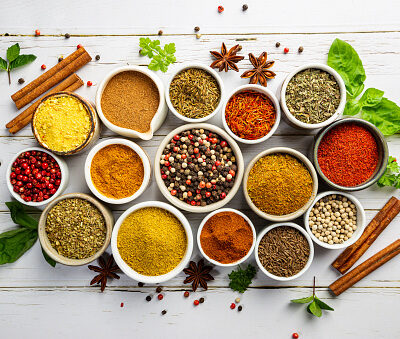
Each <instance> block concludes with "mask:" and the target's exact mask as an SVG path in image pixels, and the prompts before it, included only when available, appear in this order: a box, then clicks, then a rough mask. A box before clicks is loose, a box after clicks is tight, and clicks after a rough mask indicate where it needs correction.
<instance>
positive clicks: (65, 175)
mask: <svg viewBox="0 0 400 339" xmlns="http://www.w3.org/2000/svg"><path fill="white" fill-rule="evenodd" d="M28 151H39V152H44V153H47V154H49V155H51V156H52V157H53V158H54V159H55V160H56V161H57V163H58V165H59V166H60V170H61V183H60V186H59V187H58V190H57V191H56V193H55V194H54V195H53V196H51V197H50V198H49V199H47V200H43V201H40V202H33V201H30V202H26V201H25V200H24V199H22V198H21V197H20V195H19V194H17V193H15V192H14V190H13V186H12V185H11V182H10V174H11V168H12V165H13V163H14V161H15V160H16V159H17V158H18V156H19V155H20V154H21V153H24V152H28ZM6 173H7V174H6V182H7V188H8V190H9V191H10V194H11V195H12V196H13V198H14V199H15V200H17V201H19V202H20V203H22V204H24V205H27V206H33V207H38V206H43V205H46V204H48V203H50V202H52V201H53V200H54V199H56V198H57V197H58V196H60V194H61V193H62V192H64V191H65V189H66V188H67V185H68V181H69V171H68V166H67V164H66V162H65V161H64V160H62V159H61V158H60V157H58V156H57V155H55V154H53V153H51V152H49V151H47V150H45V149H44V148H40V147H29V148H25V149H23V150H22V151H19V152H18V153H17V155H16V156H15V157H14V158H12V160H11V161H10V163H9V164H8V167H7V172H6Z"/></svg>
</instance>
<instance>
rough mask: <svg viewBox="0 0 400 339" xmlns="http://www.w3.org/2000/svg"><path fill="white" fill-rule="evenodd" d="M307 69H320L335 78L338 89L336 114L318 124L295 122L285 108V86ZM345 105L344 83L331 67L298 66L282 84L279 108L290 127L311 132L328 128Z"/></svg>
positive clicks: (316, 65)
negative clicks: (338, 99) (338, 100)
mask: <svg viewBox="0 0 400 339" xmlns="http://www.w3.org/2000/svg"><path fill="white" fill-rule="evenodd" d="M309 68H317V69H321V70H323V71H325V72H328V73H330V74H332V75H333V76H334V77H335V80H336V81H337V83H338V85H339V89H340V103H339V106H338V108H337V110H336V112H335V113H334V114H333V115H332V116H331V117H330V118H329V119H327V120H325V121H323V122H320V123H318V124H307V123H305V122H302V121H300V120H297V119H296V118H295V117H294V116H293V114H292V113H290V112H289V109H288V107H287V106H286V88H287V85H288V84H289V82H290V80H291V79H292V78H293V77H294V76H295V75H296V74H297V73H299V72H301V71H304V70H305V69H309ZM345 105H346V87H345V85H344V81H343V79H342V77H341V76H340V75H339V73H338V72H336V71H335V70H334V69H333V68H332V67H329V66H327V65H324V64H318V63H315V64H314V63H313V64H306V65H303V66H300V67H298V68H296V69H295V70H294V71H293V72H291V73H289V75H288V76H287V77H286V79H285V81H284V82H283V84H282V88H281V107H282V111H283V117H284V118H285V120H286V121H287V122H288V123H289V125H291V126H293V127H296V128H300V129H307V130H311V129H318V128H322V127H325V126H328V125H329V124H331V123H332V122H334V121H335V120H336V119H337V118H339V116H340V115H341V114H342V113H343V110H344V106H345Z"/></svg>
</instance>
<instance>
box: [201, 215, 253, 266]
mask: <svg viewBox="0 0 400 339" xmlns="http://www.w3.org/2000/svg"><path fill="white" fill-rule="evenodd" d="M197 244H198V246H199V249H200V252H201V254H202V255H203V256H204V257H205V258H206V259H207V260H208V261H209V262H211V263H213V264H214V265H217V266H225V267H227V266H235V265H239V264H241V263H242V262H244V261H245V260H247V259H248V258H249V257H250V255H251V254H252V252H253V250H254V247H255V244H256V230H255V228H254V225H253V223H252V222H251V220H250V219H249V218H248V217H247V216H246V215H245V214H243V213H242V212H240V211H238V210H235V209H232V208H221V209H219V210H217V211H214V212H211V213H210V214H208V215H207V216H206V217H205V218H204V219H203V221H202V222H201V224H200V226H199V229H198V231H197Z"/></svg>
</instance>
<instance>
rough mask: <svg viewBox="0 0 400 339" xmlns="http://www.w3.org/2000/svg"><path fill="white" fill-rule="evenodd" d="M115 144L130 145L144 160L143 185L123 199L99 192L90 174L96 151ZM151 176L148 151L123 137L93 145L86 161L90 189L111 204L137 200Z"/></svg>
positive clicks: (86, 176) (86, 175) (87, 182)
mask: <svg viewBox="0 0 400 339" xmlns="http://www.w3.org/2000/svg"><path fill="white" fill-rule="evenodd" d="M115 144H116V145H125V146H128V147H130V148H131V149H133V150H134V151H135V152H136V153H137V155H139V157H140V159H141V160H142V163H143V169H144V177H143V182H142V185H141V186H140V187H139V189H138V190H137V191H136V192H135V193H134V194H133V195H131V196H129V197H125V198H121V199H113V198H109V197H106V196H105V195H103V194H102V193H101V192H99V191H98V190H97V188H96V187H95V186H94V184H93V181H92V177H91V174H90V168H91V165H92V160H93V157H94V156H95V155H96V153H97V152H98V151H100V150H101V149H102V148H104V147H106V146H109V145H115ZM150 177H151V165H150V160H149V157H148V155H147V153H146V152H145V151H144V150H143V149H142V148H141V147H140V146H139V145H138V144H136V143H134V142H133V141H130V140H126V139H122V138H116V139H108V140H104V141H102V142H100V143H99V144H97V145H96V146H95V147H93V148H92V149H91V151H90V152H89V154H88V155H87V157H86V161H85V180H86V184H87V185H88V187H89V189H90V190H91V191H92V193H93V194H94V195H95V196H96V197H97V198H99V199H101V200H103V201H104V202H107V203H109V204H125V203H127V202H130V201H132V200H135V199H136V198H137V197H139V196H140V195H141V194H142V193H143V192H144V191H145V190H146V188H147V186H148V185H149V183H150Z"/></svg>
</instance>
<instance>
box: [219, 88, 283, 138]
mask: <svg viewBox="0 0 400 339" xmlns="http://www.w3.org/2000/svg"><path fill="white" fill-rule="evenodd" d="M225 119H226V123H227V124H228V126H229V128H230V129H231V130H232V132H233V133H235V134H236V135H237V136H238V137H240V138H242V139H247V140H256V139H260V138H262V137H264V136H265V135H267V134H268V133H269V132H270V131H271V129H272V126H273V125H274V124H275V120H276V110H275V106H274V104H273V103H272V101H271V100H270V99H269V98H268V97H267V96H266V95H265V94H262V93H259V92H255V91H243V92H240V93H238V94H235V95H234V96H232V98H231V99H230V100H229V101H228V103H227V105H226V109H225Z"/></svg>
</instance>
